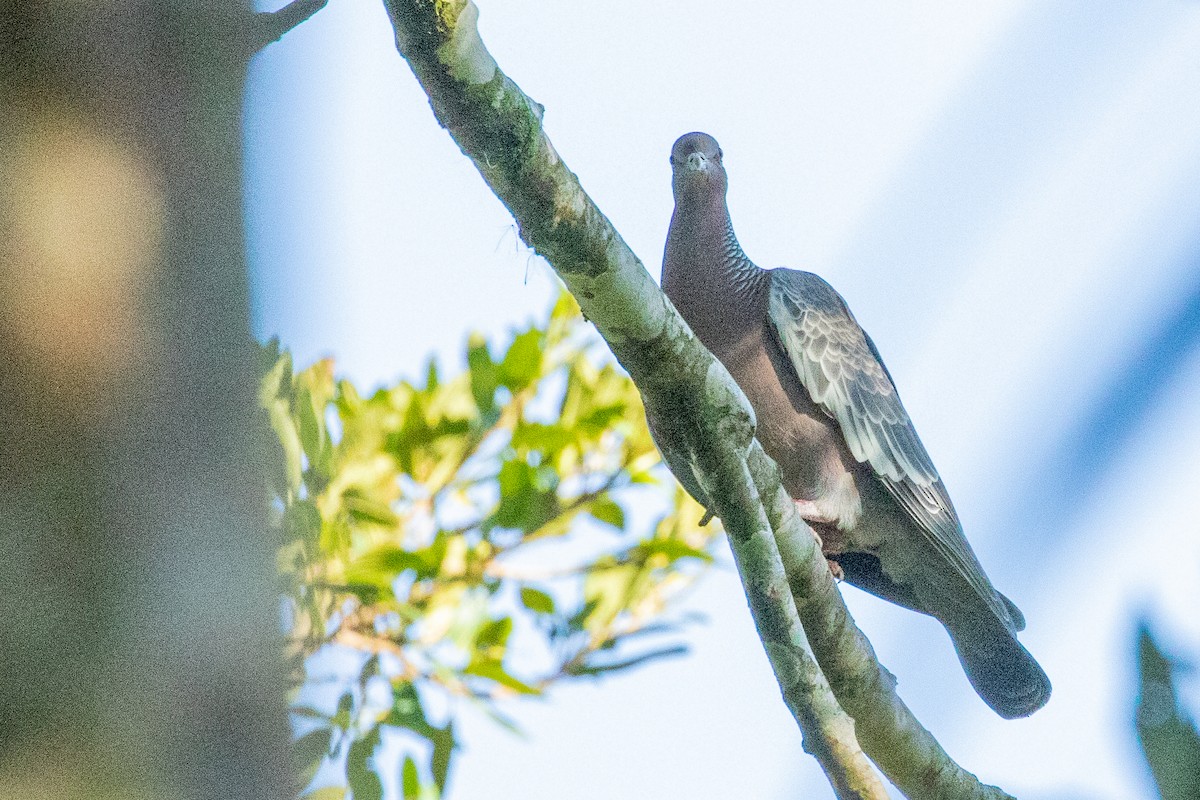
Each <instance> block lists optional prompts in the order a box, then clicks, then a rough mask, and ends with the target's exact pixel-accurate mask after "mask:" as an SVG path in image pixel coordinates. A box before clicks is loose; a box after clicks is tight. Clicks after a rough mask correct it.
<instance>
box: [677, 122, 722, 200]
mask: <svg viewBox="0 0 1200 800" xmlns="http://www.w3.org/2000/svg"><path fill="white" fill-rule="evenodd" d="M721 156H722V153H721V145H719V144H717V140H716V139H714V138H713V137H711V136H709V135H708V134H707V133H699V132H696V133H685V134H684V135H683V136H680V137H679V138H678V139H676V140H675V146H674V147H672V148H671V174H672V180H671V186H672V187H673V188H674V190H675V202H680V201H681V200H684V199H689V200H700V199H705V198H713V197H716V198H724V196H725V189H726V188H727V187H728V180H727V178H726V176H725V166H724V165H723V164H722V163H721Z"/></svg>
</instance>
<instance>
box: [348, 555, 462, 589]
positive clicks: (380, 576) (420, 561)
mask: <svg viewBox="0 0 1200 800" xmlns="http://www.w3.org/2000/svg"><path fill="white" fill-rule="evenodd" d="M438 566H439V565H437V564H430V563H429V562H428V561H427V560H426V559H425V558H423V557H422V554H421V553H419V552H417V553H414V552H410V551H408V550H402V549H400V548H399V547H396V546H394V545H382V546H380V547H376V548H375V549H374V550H368V551H367V552H366V553H363V554H362V555H361V556H359V557H358V558H356V559H354V561H352V562H350V564H349V565H348V566H347V567H346V582H347V583H365V584H368V585H373V586H380V587H388V586H390V585H391V583H392V581H394V580H395V579H396V576H397V575H399V574H400V573H402V572H404V570H406V569H411V570H414V571H415V572H416V573H417V578H418V579H424V578H431V577H433V576H435V575H436V574H437V570H438Z"/></svg>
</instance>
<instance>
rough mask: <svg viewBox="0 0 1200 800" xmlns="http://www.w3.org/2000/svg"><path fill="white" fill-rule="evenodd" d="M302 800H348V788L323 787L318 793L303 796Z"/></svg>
mask: <svg viewBox="0 0 1200 800" xmlns="http://www.w3.org/2000/svg"><path fill="white" fill-rule="evenodd" d="M301 800H346V787H345V786H323V787H322V788H320V789H317V790H316V791H313V792H309V793H308V794H305V795H301Z"/></svg>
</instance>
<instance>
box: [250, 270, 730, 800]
mask: <svg viewBox="0 0 1200 800" xmlns="http://www.w3.org/2000/svg"><path fill="white" fill-rule="evenodd" d="M596 342H597V340H596V338H595V337H594V335H593V334H592V332H591V331H590V327H589V326H587V325H586V324H585V323H584V322H583V320H582V317H581V316H580V313H579V309H578V306H576V305H575V302H574V300H573V299H571V297H570V296H569V295H567V294H564V295H562V297H561V298H560V299H559V300H558V302H557V303H556V305H555V306H554V309H553V310H552V312H551V314H550V317H549V319H548V321H546V323H545V324H542V325H533V326H530V327H528V328H526V329H524V330H521V331H519V332H517V333H515V335H514V336H513V338H512V340H511V342H509V343H508V344H507V346H506V347H503V348H501V350H500V352H494V351H493V348H492V347H491V346H489V344H488V342H487V341H486V340H484V339H483V338H482V337H479V336H472V337H471V338H470V339H469V342H468V345H467V352H466V363H467V369H466V371H465V372H462V373H461V374H457V375H454V376H451V377H446V376H444V375H443V374H442V372H441V370H440V369H439V368H438V366H437V364H436V362H434V361H431V362H430V363H429V366H428V369H427V370H426V374H425V376H424V381H423V382H421V383H419V384H418V383H410V382H407V381H401V382H399V383H397V384H396V385H394V386H389V387H385V388H381V389H378V390H377V391H375V392H374V393H373V394H371V395H369V396H364V395H363V394H361V393H360V392H359V391H358V390H357V389H356V388H355V387H354V386H353V385H352V384H350V383H349V382H347V381H344V380H343V381H339V380H336V379H335V377H334V371H333V364H332V363H331V362H330V361H328V360H326V361H320V362H318V363H316V364H314V365H312V366H310V367H308V368H307V369H304V370H302V371H299V372H296V371H294V369H293V365H292V360H291V357H290V355H289V354H288V353H286V352H280V350H279V347H278V344H276V343H273V344H271V345H268V346H267V347H266V348H265V350H264V369H263V378H262V382H261V388H260V398H259V399H260V403H261V406H262V408H263V409H264V410H265V412H266V415H267V417H268V419H269V420H270V425H271V428H272V429H273V431H274V434H275V436H274V440H276V441H277V442H278V446H277V447H274V452H275V455H276V457H275V459H274V461H273V464H272V469H271V470H270V475H269V485H270V492H271V496H272V502H273V508H274V510H275V519H276V523H277V529H278V532H279V535H280V539H281V544H280V548H279V556H278V557H279V569H280V575H281V580H282V583H283V594H284V597H285V612H286V613H285V617H286V625H285V627H286V632H287V641H288V655H289V658H290V663H291V666H292V675H293V680H294V682H295V686H296V693H295V697H296V701H295V703H294V705H293V712H294V715H295V721H296V724H297V728H298V730H300V731H301V732H302V733H303V735H301V736H300V738H299V739H298V741H297V744H296V747H295V753H296V758H297V768H298V770H299V771H300V773H301V778H302V780H303V781H304V784H305V785H308V786H310V788H311V786H312V785H313V781H312V778H313V776H314V775H315V774H316V773H317V770H318V769H319V768H320V767H321V766H322V765H326V767H327V769H334V770H336V769H337V768H339V767H340V766H341V765H343V764H344V775H339V780H338V782H336V783H335V785H332V786H324V787H322V788H319V789H316V790H315V791H310V793H309V795H308V796H310V797H319V798H321V800H328V798H333V797H339V798H340V797H344V796H345V793H346V791H347V788H348V789H349V790H350V791H352V792H353V795H354V797H355V798H356V800H363V799H364V798H377V797H381V796H382V792H383V783H382V781H381V775H382V771H381V769H380V764H379V761H378V759H379V756H380V753H381V746H382V744H383V743H384V740H385V733H386V734H387V735H388V736H391V735H392V734H400V735H401V738H402V739H403V741H404V742H406V743H407V744H406V745H405V746H404V747H403V750H404V752H405V755H404V760H403V765H402V767H401V769H400V775H399V787H400V790H401V792H402V794H403V796H404V797H405V798H406V800H411V799H412V798H435V797H439V796H441V795H442V793H443V791H444V789H445V786H446V780H447V775H448V772H449V769H450V765H451V762H452V758H453V755H454V751H455V737H454V728H453V718H454V715H455V713H456V711H457V709H458V708H459V707H460V704H462V703H469V704H472V705H475V706H478V707H479V708H480V709H482V710H483V711H484V712H485V713H487V714H489V715H491V716H492V717H493V718H495V719H496V720H497V721H499V722H501V723H502V724H505V725H508V726H509V727H512V724H511V722H509V721H508V719H507V718H506V717H505V716H504V714H503V712H502V710H501V708H500V704H501V702H502V701H503V700H505V699H506V698H509V697H513V696H533V695H540V694H543V693H544V692H545V691H546V690H547V689H548V688H549V687H551V686H552V685H554V684H556V683H558V682H561V681H564V680H568V679H575V678H580V677H586V676H597V675H602V674H606V673H611V672H614V671H618V670H621V669H626V668H629V667H632V666H634V665H637V664H641V663H644V662H646V661H648V660H651V659H654V658H658V657H662V656H666V655H674V654H677V653H679V652H682V650H683V647H682V646H681V645H679V644H677V643H676V644H670V643H663V642H662V641H658V643H657V644H654V643H653V642H652V643H651V644H649V645H646V644H640V645H639V642H638V641H635V640H640V639H641V637H645V636H647V635H648V634H663V633H671V632H674V631H676V630H677V629H678V627H679V625H680V624H682V623H683V622H684V621H685V620H683V619H680V618H676V617H673V616H672V615H671V613H670V605H671V602H672V600H674V599H676V598H677V597H678V596H679V594H680V592H681V591H682V590H683V589H685V588H687V587H688V586H690V585H691V584H692V583H693V582H694V581H695V579H696V578H697V577H698V576H699V575H700V574H701V573H702V572H703V570H704V569H705V568H707V567H708V565H709V564H710V562H711V560H712V559H711V556H710V555H709V553H708V549H709V545H710V544H711V542H712V538H713V536H714V535H715V532H714V531H712V530H706V529H703V528H701V527H700V526H699V524H698V523H699V519H700V516H701V513H702V510H701V509H700V508H699V507H698V506H696V505H695V504H694V503H693V502H692V501H690V500H689V499H687V498H686V497H685V496H684V495H683V493H682V492H681V491H679V490H678V489H677V488H675V489H671V488H670V487H671V486H673V481H671V479H670V477H669V476H668V475H667V473H666V472H665V471H664V470H662V469H661V468H660V467H659V463H660V462H659V456H658V452H657V451H656V449H655V447H654V444H653V442H652V441H651V439H650V436H649V433H648V431H647V429H646V425H645V417H644V413H643V409H642V406H641V402H640V398H639V395H638V392H637V390H636V388H635V387H634V385H633V383H632V382H631V381H630V380H629V378H628V377H627V376H626V375H625V374H624V373H623V372H621V371H620V370H619V368H617V367H616V366H615V365H614V364H613V363H612V361H611V360H608V359H605V358H604V356H603V355H602V352H603V351H601V350H600V349H599V348H598V347H597V345H596ZM647 495H649V496H651V497H653V498H657V506H658V507H659V508H660V509H661V512H660V513H658V514H657V515H655V516H653V517H652V518H649V519H643V518H642V517H645V516H646V514H644V513H642V512H641V511H637V513H635V510H637V509H644V507H645V506H646V505H647V502H646V501H645V500H638V497H639V496H643V497H645V496H647ZM650 505H654V503H650ZM569 532H575V535H572V536H567V535H566V534H568V533H569ZM331 652H332V653H339V654H340V658H332V659H331V657H330V656H329V654H330V653H331ZM331 661H332V662H335V663H337V664H340V665H343V666H344V664H345V663H348V662H353V663H354V665H355V667H354V670H353V671H354V673H355V674H353V675H351V676H350V677H348V678H346V677H344V676H343V677H342V678H341V679H340V682H339V679H338V678H337V676H334V677H333V678H331V677H329V676H322V675H321V674H320V672H321V665H323V664H327V663H330V662H331ZM342 671H343V672H344V669H343V670H342ZM330 684H333V685H336V686H337V691H334V692H333V693H330V692H329V691H328V687H329V685H330ZM322 696H324V697H325V698H326V699H327V702H326V706H332V705H333V703H334V700H333V698H335V697H336V698H337V700H336V707H333V708H330V707H326V708H321V705H322V704H321V702H319V700H320V698H321V697H322ZM314 698H315V699H314ZM389 731H390V732H391V733H389ZM322 774H323V775H324V774H326V773H322ZM317 783H321V780H320V779H318V781H317Z"/></svg>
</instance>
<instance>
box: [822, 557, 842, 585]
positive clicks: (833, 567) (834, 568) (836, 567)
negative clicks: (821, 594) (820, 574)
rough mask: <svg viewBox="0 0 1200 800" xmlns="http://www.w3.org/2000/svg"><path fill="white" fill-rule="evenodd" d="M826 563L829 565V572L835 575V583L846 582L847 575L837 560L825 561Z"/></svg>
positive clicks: (829, 559)
mask: <svg viewBox="0 0 1200 800" xmlns="http://www.w3.org/2000/svg"><path fill="white" fill-rule="evenodd" d="M825 563H826V564H828V565H829V571H830V572H832V573H833V579H834V580H835V581H844V580H845V579H846V573H845V572H843V571H842V565H841V564H839V563H838V562H837V560H836V559H833V558H827V559H825Z"/></svg>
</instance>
